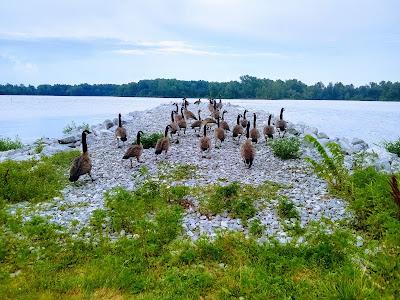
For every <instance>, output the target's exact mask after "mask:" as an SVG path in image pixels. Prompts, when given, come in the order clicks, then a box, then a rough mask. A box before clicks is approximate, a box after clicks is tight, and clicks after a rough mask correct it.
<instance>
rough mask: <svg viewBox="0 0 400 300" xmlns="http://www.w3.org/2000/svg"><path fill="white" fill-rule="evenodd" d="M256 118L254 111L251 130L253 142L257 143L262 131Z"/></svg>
mask: <svg viewBox="0 0 400 300" xmlns="http://www.w3.org/2000/svg"><path fill="white" fill-rule="evenodd" d="M256 119H257V117H256V113H253V128H252V129H251V130H250V137H251V141H252V142H253V143H257V142H258V139H259V138H260V132H259V131H258V129H257V126H256Z"/></svg>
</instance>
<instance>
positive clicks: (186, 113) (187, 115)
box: [183, 105, 197, 120]
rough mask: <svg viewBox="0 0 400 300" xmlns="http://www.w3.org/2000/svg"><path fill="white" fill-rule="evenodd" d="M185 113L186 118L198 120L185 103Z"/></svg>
mask: <svg viewBox="0 0 400 300" xmlns="http://www.w3.org/2000/svg"><path fill="white" fill-rule="evenodd" d="M183 114H184V116H185V118H186V120H190V119H193V120H197V118H196V116H195V115H194V113H192V112H191V111H190V110H188V109H187V105H185V107H184V109H183Z"/></svg>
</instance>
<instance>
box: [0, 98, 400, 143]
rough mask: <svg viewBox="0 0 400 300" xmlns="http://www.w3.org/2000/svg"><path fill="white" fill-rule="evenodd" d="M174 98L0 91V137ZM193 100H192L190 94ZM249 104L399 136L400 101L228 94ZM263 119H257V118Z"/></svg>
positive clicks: (300, 119) (358, 133)
mask: <svg viewBox="0 0 400 300" xmlns="http://www.w3.org/2000/svg"><path fill="white" fill-rule="evenodd" d="M174 100H175V99H158V98H118V97H54V96H0V137H12V138H13V137H16V136H18V137H19V138H20V139H21V140H22V141H23V142H32V141H34V140H36V139H38V138H40V137H43V136H46V137H59V136H61V135H62V130H63V128H64V127H65V125H66V124H68V123H70V122H72V121H74V122H75V123H76V124H81V123H82V122H86V123H89V124H97V123H100V122H102V121H104V120H105V119H113V118H115V117H116V115H117V114H118V112H121V113H123V114H124V113H128V112H131V111H135V110H136V111H142V110H146V109H149V108H152V107H155V106H158V105H159V104H163V103H170V102H172V101H174ZM191 102H193V100H191ZM229 102H231V103H232V104H238V105H241V106H244V107H246V108H247V109H249V110H252V111H257V110H266V111H270V112H274V113H279V109H280V108H281V107H285V109H286V111H285V119H287V120H290V121H292V122H294V123H304V124H308V125H311V126H314V127H317V128H318V129H319V130H320V131H323V132H325V133H326V134H328V135H329V136H331V137H349V138H352V137H360V138H362V139H364V140H365V141H367V142H368V143H379V142H381V141H382V140H385V139H387V140H392V139H395V138H398V137H399V136H400V130H399V125H400V102H379V103H378V102H358V101H317V100H311V101H302V100H296V101H293V100H230V101H229ZM260 125H261V124H260Z"/></svg>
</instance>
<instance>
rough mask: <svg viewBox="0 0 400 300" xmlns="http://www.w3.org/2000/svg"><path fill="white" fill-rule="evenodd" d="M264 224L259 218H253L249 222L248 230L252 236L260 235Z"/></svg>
mask: <svg viewBox="0 0 400 300" xmlns="http://www.w3.org/2000/svg"><path fill="white" fill-rule="evenodd" d="M265 228H266V226H265V225H263V224H262V223H261V221H260V220H259V219H255V220H253V221H252V222H251V223H250V227H249V232H250V234H251V235H252V236H254V237H261V236H262V234H263V233H264V231H265Z"/></svg>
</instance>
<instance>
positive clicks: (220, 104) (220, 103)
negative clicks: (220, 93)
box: [217, 98, 222, 109]
mask: <svg viewBox="0 0 400 300" xmlns="http://www.w3.org/2000/svg"><path fill="white" fill-rule="evenodd" d="M217 108H218V109H221V108H222V100H221V98H220V99H219V102H218V104H217Z"/></svg>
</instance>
